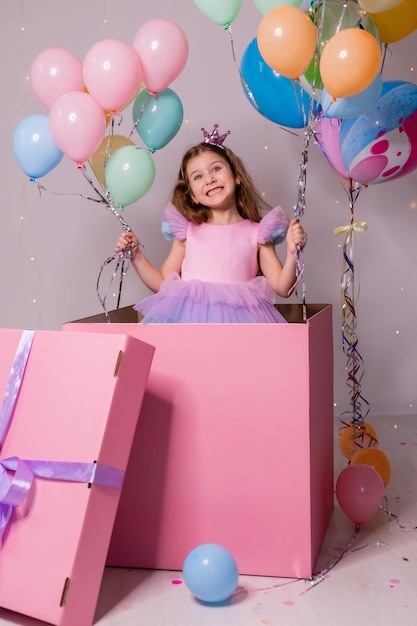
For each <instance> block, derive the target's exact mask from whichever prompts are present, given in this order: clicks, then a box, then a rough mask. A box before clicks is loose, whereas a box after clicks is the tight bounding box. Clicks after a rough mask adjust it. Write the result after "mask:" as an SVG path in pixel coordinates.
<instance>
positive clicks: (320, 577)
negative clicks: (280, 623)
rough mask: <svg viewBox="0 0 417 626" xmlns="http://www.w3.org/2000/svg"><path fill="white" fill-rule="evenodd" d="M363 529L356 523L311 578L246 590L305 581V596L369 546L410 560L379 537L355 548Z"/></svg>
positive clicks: (276, 587) (269, 588)
mask: <svg viewBox="0 0 417 626" xmlns="http://www.w3.org/2000/svg"><path fill="white" fill-rule="evenodd" d="M360 530H361V526H360V525H355V530H354V533H353V535H352V537H351V538H350V540H349V541H348V542H347V544H346V546H345V547H344V548H343V549H342V550H340V552H339V553H338V554H336V555H335V556H334V557H333V558H332V559H331V560H330V562H329V564H328V565H327V566H326V567H325V568H324V569H322V570H320V571H319V572H316V573H314V574H313V575H312V576H311V577H309V578H292V579H290V580H286V581H285V582H283V583H276V584H274V585H269V586H267V587H255V588H254V589H248V590H246V591H247V592H248V593H254V592H257V591H262V592H265V591H270V590H272V589H279V588H280V587H286V586H288V585H292V584H294V583H298V582H304V583H307V584H309V586H308V588H307V589H303V590H302V591H301V592H300V594H299V595H300V596H304V595H305V594H306V593H307V592H309V591H311V589H313V588H315V587H317V585H319V584H320V583H322V582H324V581H325V580H327V578H328V574H329V572H330V571H331V570H333V569H334V567H336V565H338V564H339V563H340V561H341V560H342V559H343V558H345V557H346V556H349V555H352V554H355V553H356V552H359V551H361V550H365V549H367V548H370V547H377V548H379V547H383V548H388V549H389V550H391V552H393V554H394V555H395V556H396V557H398V558H400V559H401V560H403V561H407V562H408V561H409V559H408V558H407V557H405V556H402V555H401V554H399V553H398V552H397V551H396V550H394V549H393V548H392V547H391V546H390V545H389V544H388V543H385V542H384V541H379V540H378V539H377V540H376V541H371V542H368V543H366V544H363V545H362V546H358V547H357V548H353V545H354V543H355V542H356V540H357V538H358V536H359V533H360ZM242 591H245V589H244V588H243V587H240V588H238V589H237V590H236V592H235V594H234V595H236V594H238V593H241V592H242Z"/></svg>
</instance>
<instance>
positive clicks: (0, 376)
mask: <svg viewBox="0 0 417 626" xmlns="http://www.w3.org/2000/svg"><path fill="white" fill-rule="evenodd" d="M125 332H126V328H124V329H123V333H124V334H122V335H120V334H119V335H116V334H115V335H110V334H97V335H93V334H90V335H86V334H85V333H74V334H72V335H69V334H68V333H62V332H54V331H49V332H48V331H36V332H35V334H34V338H33V344H32V349H31V352H30V354H29V358H28V361H27V366H26V372H25V374H24V378H23V382H22V384H21V388H20V391H19V394H18V396H17V401H16V404H15V408H14V412H13V414H12V418H11V422H10V425H9V428H8V430H7V432H6V435H5V438H4V445H3V447H2V450H1V457H2V462H3V463H4V460H5V459H7V458H9V457H14V456H16V457H19V459H23V460H27V461H34V460H42V461H61V462H62V461H66V462H74V463H86V464H94V463H96V464H97V473H99V472H100V471H102V470H105V471H109V472H110V473H112V472H113V471H115V474H117V473H118V474H119V475H121V478H122V480H123V472H124V470H125V469H126V465H127V461H128V458H129V452H130V448H131V444H132V441H133V437H134V433H135V429H136V426H137V421H138V416H139V412H140V406H141V403H142V399H143V394H144V390H145V385H146V381H147V377H148V373H149V369H150V366H151V361H152V357H153V352H154V348H153V346H150V345H148V344H146V343H145V342H143V341H140V340H138V339H135V338H133V337H129V336H126V334H125ZM21 336H22V331H21V330H17V329H16V330H15V329H12V330H6V329H1V330H0V345H1V359H0V403H1V398H3V395H4V393H5V391H6V389H7V388H8V380H9V375H10V372H11V366H12V363H13V362H14V356H15V353H16V349H17V346H18V344H19V341H20V338H21ZM92 467H94V465H92ZM117 470H119V471H118V472H117ZM120 470H121V471H120ZM119 498H120V488H116V487H113V486H109V483H108V482H105V484H104V485H103V484H96V483H95V482H94V480H93V484H88V483H86V482H73V481H66V480H55V479H51V478H41V477H38V476H35V478H34V481H33V483H32V487H31V489H30V491H29V493H28V495H27V497H26V499H25V500H24V501H23V503H22V504H21V505H20V506H18V507H16V508H15V509H14V510H13V513H12V517H11V519H10V522H9V524H8V525H7V527H6V530H5V533H4V535H3V542H2V544H1V546H0V606H2V607H4V608H7V609H10V610H12V611H17V612H19V613H23V614H25V615H30V616H32V617H35V618H37V619H40V620H43V621H46V622H49V623H51V624H56V625H66V626H89V625H91V624H92V623H93V618H94V612H95V607H96V602H97V597H98V593H99V589H100V584H101V579H102V575H103V569H104V566H105V562H106V556H107V550H108V546H109V541H110V537H111V533H112V528H113V523H114V519H115V515H116V510H117V506H118V503H119Z"/></svg>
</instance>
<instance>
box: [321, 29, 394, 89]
mask: <svg viewBox="0 0 417 626" xmlns="http://www.w3.org/2000/svg"><path fill="white" fill-rule="evenodd" d="M381 63H382V54H381V49H380V46H379V44H378V42H377V40H376V39H375V37H374V36H373V35H371V34H370V33H368V31H366V30H362V29H361V28H345V29H344V30H340V31H339V32H338V33H336V35H333V37H331V38H330V39H329V41H328V42H327V44H326V45H325V46H324V48H323V52H322V54H321V57H320V75H321V78H322V81H323V84H324V86H325V87H326V89H327V91H328V93H329V94H330V95H331V96H333V98H347V97H348V96H354V95H355V94H357V93H359V92H361V91H363V90H364V89H366V88H367V87H369V85H370V84H371V83H372V82H373V81H374V80H375V78H376V75H377V74H378V72H380V70H381Z"/></svg>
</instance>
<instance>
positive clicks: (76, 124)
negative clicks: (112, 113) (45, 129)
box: [49, 91, 106, 163]
mask: <svg viewBox="0 0 417 626" xmlns="http://www.w3.org/2000/svg"><path fill="white" fill-rule="evenodd" d="M49 124H50V127H51V133H52V137H53V138H54V141H55V143H56V145H57V146H58V148H60V150H62V152H63V153H64V154H65V155H66V156H67V157H69V158H70V159H71V160H72V161H75V162H76V163H84V161H88V159H89V158H90V157H91V156H92V155H93V154H94V153H95V151H96V150H97V148H98V147H99V145H100V143H101V141H102V139H103V136H104V133H105V130H106V116H105V113H104V111H103V110H102V109H101V108H100V106H99V105H98V104H97V102H95V101H94V100H93V98H92V97H91V96H90V95H89V94H88V93H84V92H82V91H73V92H70V93H66V94H64V95H62V96H61V97H60V98H58V100H56V101H55V102H54V104H53V105H52V108H51V110H50V112H49Z"/></svg>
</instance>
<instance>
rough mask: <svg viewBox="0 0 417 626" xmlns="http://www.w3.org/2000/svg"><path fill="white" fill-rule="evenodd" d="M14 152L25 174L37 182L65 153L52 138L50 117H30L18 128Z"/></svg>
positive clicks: (15, 134)
mask: <svg viewBox="0 0 417 626" xmlns="http://www.w3.org/2000/svg"><path fill="white" fill-rule="evenodd" d="M13 152H14V156H15V158H16V161H17V162H18V163H19V165H20V167H21V169H22V170H23V172H24V173H25V174H26V175H27V176H29V178H32V179H34V180H36V179H37V178H41V177H42V176H45V174H48V172H50V171H51V170H53V169H54V167H56V166H57V165H58V164H59V163H60V161H61V159H62V157H63V156H64V153H63V152H62V151H61V150H60V149H59V148H58V146H57V145H56V143H55V141H54V140H53V138H52V134H51V130H50V127H49V116H48V115H43V114H39V115H30V116H29V117H26V118H25V119H24V120H22V121H21V122H20V123H19V124H18V125H17V127H16V129H15V131H14V135H13Z"/></svg>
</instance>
